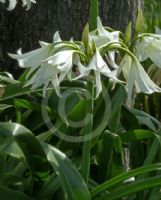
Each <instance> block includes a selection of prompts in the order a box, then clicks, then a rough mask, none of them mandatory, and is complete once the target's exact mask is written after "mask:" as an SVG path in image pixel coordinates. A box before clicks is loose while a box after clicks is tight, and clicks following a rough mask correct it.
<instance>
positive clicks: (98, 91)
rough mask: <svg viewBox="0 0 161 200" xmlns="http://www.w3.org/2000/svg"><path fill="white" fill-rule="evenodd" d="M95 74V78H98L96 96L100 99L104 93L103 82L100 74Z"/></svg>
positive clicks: (96, 72)
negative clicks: (102, 92)
mask: <svg viewBox="0 0 161 200" xmlns="http://www.w3.org/2000/svg"><path fill="white" fill-rule="evenodd" d="M94 73H95V77H96V96H95V98H98V97H99V95H100V93H101V91H102V82H101V76H100V72H98V71H95V72H94Z"/></svg>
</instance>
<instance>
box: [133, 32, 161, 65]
mask: <svg viewBox="0 0 161 200" xmlns="http://www.w3.org/2000/svg"><path fill="white" fill-rule="evenodd" d="M136 57H137V58H138V60H139V61H140V62H142V61H144V60H146V59H147V58H150V59H151V60H152V62H154V64H155V65H156V66H158V67H160V68H161V36H160V35H158V37H157V35H155V34H151V36H143V37H141V39H140V42H138V44H137V46H136Z"/></svg>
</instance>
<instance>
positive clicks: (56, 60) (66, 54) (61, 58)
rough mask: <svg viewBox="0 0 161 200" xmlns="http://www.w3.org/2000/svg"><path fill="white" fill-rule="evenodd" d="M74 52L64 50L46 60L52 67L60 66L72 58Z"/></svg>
mask: <svg viewBox="0 0 161 200" xmlns="http://www.w3.org/2000/svg"><path fill="white" fill-rule="evenodd" d="M73 53H74V50H65V51H60V52H58V53H56V54H54V55H53V56H51V57H49V58H47V61H48V63H49V64H52V65H62V64H64V63H65V62H66V61H67V60H68V59H69V58H70V57H72V56H73Z"/></svg>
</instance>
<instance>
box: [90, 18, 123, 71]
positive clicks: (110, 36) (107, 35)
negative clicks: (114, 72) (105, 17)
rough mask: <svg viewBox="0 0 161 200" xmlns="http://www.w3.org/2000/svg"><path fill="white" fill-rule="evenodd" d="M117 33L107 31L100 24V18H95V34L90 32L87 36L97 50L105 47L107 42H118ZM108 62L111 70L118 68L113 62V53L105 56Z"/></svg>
mask: <svg viewBox="0 0 161 200" xmlns="http://www.w3.org/2000/svg"><path fill="white" fill-rule="evenodd" d="M119 34H120V32H119V31H112V32H109V31H107V30H106V29H105V28H104V27H103V26H102V23H101V20H100V18H99V17H98V18H97V33H96V31H94V32H92V33H91V34H90V36H89V40H90V42H91V43H92V42H94V43H95V45H96V47H97V48H99V47H101V46H102V45H105V44H107V43H109V42H119ZM106 58H107V60H108V62H109V63H110V64H111V66H112V67H113V68H118V65H117V64H116V62H115V51H110V52H108V54H106Z"/></svg>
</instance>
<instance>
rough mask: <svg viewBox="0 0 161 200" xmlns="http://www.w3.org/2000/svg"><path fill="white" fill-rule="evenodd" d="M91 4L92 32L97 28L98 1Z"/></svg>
mask: <svg viewBox="0 0 161 200" xmlns="http://www.w3.org/2000/svg"><path fill="white" fill-rule="evenodd" d="M90 3H91V5H90V31H93V30H95V29H96V28H97V17H98V0H91V1H90Z"/></svg>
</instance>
